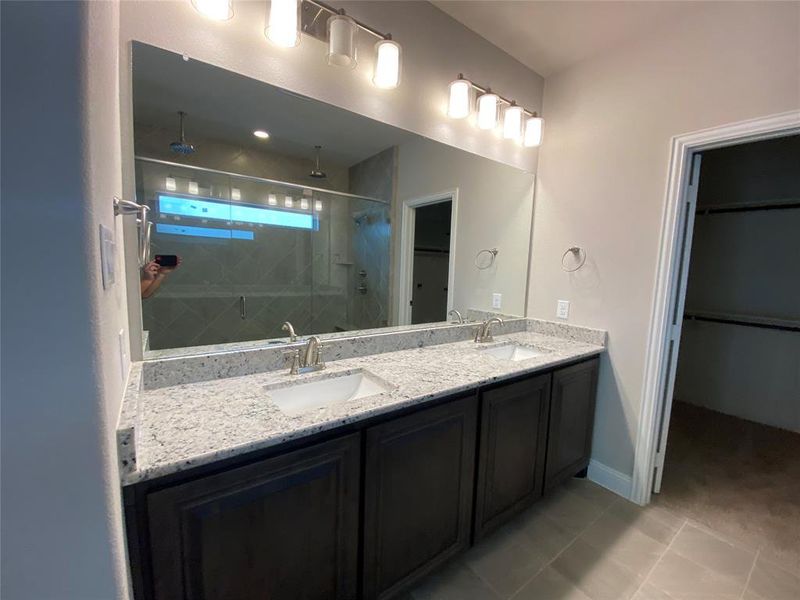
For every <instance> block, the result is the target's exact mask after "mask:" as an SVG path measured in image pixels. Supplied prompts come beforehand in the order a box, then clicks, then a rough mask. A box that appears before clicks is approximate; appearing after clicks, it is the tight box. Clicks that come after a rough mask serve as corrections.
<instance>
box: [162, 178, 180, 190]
mask: <svg viewBox="0 0 800 600" xmlns="http://www.w3.org/2000/svg"><path fill="white" fill-rule="evenodd" d="M164 187H166V188H167V191H168V192H174V191H175V190H177V189H178V182H177V181H175V178H174V177H167V179H166V180H165V181H164Z"/></svg>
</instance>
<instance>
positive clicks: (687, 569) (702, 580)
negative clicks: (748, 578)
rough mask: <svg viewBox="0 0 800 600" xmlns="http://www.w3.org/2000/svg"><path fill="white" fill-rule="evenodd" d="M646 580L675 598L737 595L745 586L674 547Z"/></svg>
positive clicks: (678, 599)
mask: <svg viewBox="0 0 800 600" xmlns="http://www.w3.org/2000/svg"><path fill="white" fill-rule="evenodd" d="M647 583H648V584H650V585H651V586H653V587H654V588H655V589H657V590H661V591H663V592H665V593H667V594H668V595H669V596H672V597H673V598H675V600H684V599H686V600H689V599H692V598H697V599H698V600H699V599H700V598H703V599H705V598H709V599H710V598H720V599H723V598H728V597H733V598H736V597H738V596H739V595H740V594H741V593H742V591H743V590H744V585H743V584H742V583H740V582H739V581H737V580H735V579H731V578H729V577H725V576H724V575H720V574H719V573H716V572H714V571H712V570H711V569H708V568H706V567H703V566H701V565H698V564H697V563H696V562H693V561H691V560H689V559H688V558H685V557H683V556H681V555H680V554H678V553H677V552H673V551H672V549H670V550H667V552H666V553H665V554H664V556H662V557H661V559H660V560H659V562H658V564H657V565H656V567H655V569H653V571H652V573H651V574H650V576H649V577H648V579H647Z"/></svg>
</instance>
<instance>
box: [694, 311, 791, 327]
mask: <svg viewBox="0 0 800 600" xmlns="http://www.w3.org/2000/svg"><path fill="white" fill-rule="evenodd" d="M683 318H684V319H687V320H690V321H705V322H707V323H722V324H724V325H739V326H741V327H756V328H759V329H773V330H776V331H800V322H793V321H788V320H785V319H775V320H774V321H771V320H770V319H763V318H759V317H753V318H748V317H746V316H743V315H730V316H727V315H718V316H712V315H705V314H700V313H691V312H686V313H684V315H683Z"/></svg>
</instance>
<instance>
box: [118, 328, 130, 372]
mask: <svg viewBox="0 0 800 600" xmlns="http://www.w3.org/2000/svg"><path fill="white" fill-rule="evenodd" d="M117 343H118V344H119V371H120V374H121V376H122V380H123V381H125V377H126V376H127V373H126V369H125V365H126V364H127V362H128V360H127V359H128V353H127V352H126V350H125V330H124V329H120V330H119V333H118V334H117Z"/></svg>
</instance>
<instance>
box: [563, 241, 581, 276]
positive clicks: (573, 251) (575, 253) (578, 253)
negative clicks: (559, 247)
mask: <svg viewBox="0 0 800 600" xmlns="http://www.w3.org/2000/svg"><path fill="white" fill-rule="evenodd" d="M569 254H572V255H573V256H574V257H575V260H576V262H577V264H576V265H575V266H573V267H572V268H569V267H567V265H566V264H565V262H564V261H565V260H566V258H567V256H568V255H569ZM585 262H586V250H584V249H583V248H581V247H580V246H572V247H571V248H567V249H566V250H565V251H564V254H562V255H561V268H562V269H563V270H564V271H566V272H567V273H574V272H575V271H577V270H578V269H580V268H581V267H582V266H583V264H584V263H585Z"/></svg>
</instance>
